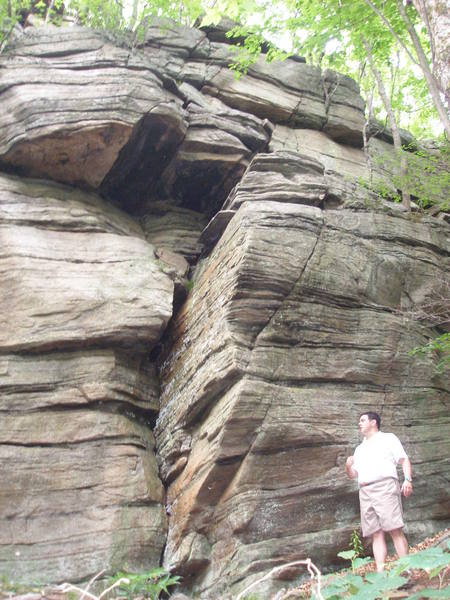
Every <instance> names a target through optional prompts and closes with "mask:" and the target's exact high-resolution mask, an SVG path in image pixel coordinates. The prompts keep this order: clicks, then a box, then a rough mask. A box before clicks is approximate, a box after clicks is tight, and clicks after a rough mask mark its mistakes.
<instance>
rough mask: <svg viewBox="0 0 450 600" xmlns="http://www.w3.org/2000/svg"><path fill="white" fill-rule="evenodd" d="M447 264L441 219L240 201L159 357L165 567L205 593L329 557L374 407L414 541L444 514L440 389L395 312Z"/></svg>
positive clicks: (349, 511)
mask: <svg viewBox="0 0 450 600" xmlns="http://www.w3.org/2000/svg"><path fill="white" fill-rule="evenodd" d="M249 195H250V194H249ZM446 265H448V245H447V241H446V232H445V226H441V225H439V224H438V223H437V222H435V221H434V222H431V221H429V222H427V223H426V224H425V223H415V222H413V221H411V220H408V219H406V218H404V217H402V216H401V215H397V216H396V215H395V214H384V213H381V212H380V213H377V212H368V211H365V212H364V211H362V210H361V211H360V212H358V213H355V212H353V211H349V210H346V209H340V210H335V211H321V210H320V209H318V208H315V207H308V206H304V205H295V204H291V203H281V202H270V201H265V202H261V201H260V202H258V201H255V202H249V201H246V202H244V203H243V204H242V205H241V206H240V208H239V209H238V211H237V212H236V214H235V215H234V217H233V218H232V220H231V221H230V223H229V224H228V227H227V228H226V229H225V231H224V233H223V235H222V237H221V239H220V240H219V242H218V243H217V245H216V246H215V248H214V249H213V250H212V252H211V255H210V256H209V258H207V259H205V260H203V261H202V262H201V263H200V264H199V267H198V269H197V271H196V274H195V279H194V285H193V289H192V290H191V292H190V295H189V297H188V300H187V302H186V304H185V306H184V307H183V308H182V310H181V311H180V313H179V315H178V316H177V317H176V319H175V320H174V322H173V325H172V327H171V329H170V336H169V338H170V342H168V344H169V346H168V348H167V352H166V353H165V354H164V356H163V362H162V366H161V377H162V379H161V384H162V388H161V413H160V415H159V418H158V421H157V426H156V437H157V444H158V451H159V454H160V461H161V473H162V476H163V478H167V482H168V483H169V487H168V492H167V501H168V512H169V514H170V517H169V533H168V540H167V545H166V550H165V555H164V564H165V565H166V567H168V568H169V567H170V568H174V569H175V570H179V571H180V572H181V573H185V574H188V575H189V577H190V579H189V582H190V583H189V585H190V586H191V589H192V590H194V591H195V592H196V593H200V594H201V596H202V598H217V597H218V596H221V594H224V593H225V591H227V592H229V591H230V592H231V593H237V592H238V591H239V590H241V589H243V588H244V587H245V586H246V585H248V584H249V582H251V581H252V580H253V579H256V578H258V577H260V576H261V575H262V574H264V573H265V572H267V571H268V570H270V568H272V567H274V566H277V565H279V564H283V563H286V562H289V561H292V560H297V559H300V558H305V557H310V558H312V559H313V560H314V559H316V561H317V560H319V561H320V564H321V565H324V564H331V563H333V561H334V560H335V557H336V548H342V547H345V546H346V545H347V543H348V537H349V533H350V532H351V530H352V529H353V528H354V527H355V526H356V524H357V522H358V507H357V494H356V489H355V486H354V483H353V482H351V481H349V480H348V479H347V478H346V476H345V469H344V465H345V459H346V457H347V456H348V455H349V454H350V453H351V451H352V448H354V446H356V444H357V443H358V433H357V429H356V426H355V423H356V421H357V418H358V415H359V413H360V412H361V411H362V410H367V409H369V407H375V408H378V409H379V410H380V411H381V412H382V418H383V422H384V426H385V429H386V430H389V431H394V432H395V433H397V434H398V435H399V437H400V438H401V439H402V440H403V441H404V443H405V447H406V449H407V452H408V453H409V455H410V456H411V459H412V462H413V464H414V465H415V466H414V468H415V473H416V476H415V479H416V481H417V484H416V492H415V494H414V496H413V497H412V498H411V499H409V500H408V501H407V503H406V508H405V509H406V511H407V521H408V527H409V535H410V536H411V538H412V540H414V538H415V536H417V535H421V536H422V535H425V534H426V533H427V532H431V531H432V530H433V528H434V527H435V526H436V525H435V524H436V523H437V522H438V520H440V519H445V518H446V517H445V516H444V512H445V509H444V508H443V506H442V503H441V502H440V498H442V494H445V492H444V489H443V485H444V483H443V481H442V479H441V476H440V471H441V468H440V466H439V465H441V464H442V461H443V460H445V456H447V453H448V447H447V446H448V444H446V443H445V442H444V441H443V438H442V436H441V432H442V431H443V428H445V429H446V430H447V429H448V415H447V411H446V409H445V400H444V399H445V398H446V397H448V390H447V389H446V383H445V382H444V378H443V377H442V376H439V375H437V374H436V373H435V372H434V371H433V366H432V359H430V357H428V358H422V359H419V360H414V361H413V360H412V359H411V357H410V356H409V355H408V353H409V351H410V350H411V348H413V347H414V346H416V345H419V344H422V343H423V340H424V337H423V336H424V330H423V329H421V328H420V327H419V326H418V325H417V324H414V323H408V324H406V323H405V321H404V320H403V317H402V316H401V315H400V314H399V313H398V312H397V309H398V307H399V306H408V305H409V303H411V302H417V301H420V300H421V299H422V298H423V297H424V295H425V294H426V293H427V290H429V289H430V286H431V285H432V282H433V281H438V280H440V279H442V277H443V276H444V273H445V269H446ZM212 282H214V284H212ZM438 439H439V442H437V440H438ZM432 440H434V441H432ZM432 448H433V452H434V457H433V458H431V454H430V453H431V451H432ZM185 459H187V460H185ZM174 475H176V477H175V479H173V476H174ZM172 479H173V480H172ZM424 498H426V502H425V501H424ZM424 514H426V518H424ZM189 540H190V541H189ZM194 541H195V544H196V545H195V544H194ZM200 542H201V543H200ZM194 547H196V548H198V554H196V551H194V550H193V548H194ZM207 548H210V550H209V551H206V549H207ZM238 582H239V583H238ZM281 585H282V583H281V582H280V581H278V582H277V581H275V582H272V583H270V584H267V586H268V587H267V590H266V592H267V593H269V592H274V591H276V590H278V589H280V586H281Z"/></svg>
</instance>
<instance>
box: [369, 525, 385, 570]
mask: <svg viewBox="0 0 450 600" xmlns="http://www.w3.org/2000/svg"><path fill="white" fill-rule="evenodd" d="M372 550H373V557H374V558H375V562H376V563H377V571H378V573H381V571H383V570H384V563H385V562H386V557H387V546H386V539H385V537H384V531H383V530H382V529H379V530H378V531H376V532H375V533H374V534H373V536H372Z"/></svg>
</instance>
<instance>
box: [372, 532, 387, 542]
mask: <svg viewBox="0 0 450 600" xmlns="http://www.w3.org/2000/svg"><path fill="white" fill-rule="evenodd" d="M383 538H384V531H383V530H382V529H378V531H375V533H372V540H379V539H383Z"/></svg>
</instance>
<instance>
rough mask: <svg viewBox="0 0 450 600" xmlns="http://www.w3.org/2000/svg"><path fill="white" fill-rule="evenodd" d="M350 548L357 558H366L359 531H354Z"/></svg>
mask: <svg viewBox="0 0 450 600" xmlns="http://www.w3.org/2000/svg"><path fill="white" fill-rule="evenodd" d="M350 548H351V549H352V550H354V551H355V553H356V556H358V557H359V558H364V546H363V543H362V539H361V535H360V533H359V529H354V530H353V531H352V534H351V536H350Z"/></svg>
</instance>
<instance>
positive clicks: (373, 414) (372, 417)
mask: <svg viewBox="0 0 450 600" xmlns="http://www.w3.org/2000/svg"><path fill="white" fill-rule="evenodd" d="M363 415H367V417H368V418H369V421H376V422H377V427H378V429H380V427H381V418H380V415H379V414H378V413H376V412H372V411H369V412H363V413H361V414H360V415H359V418H361V417H362V416H363Z"/></svg>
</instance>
